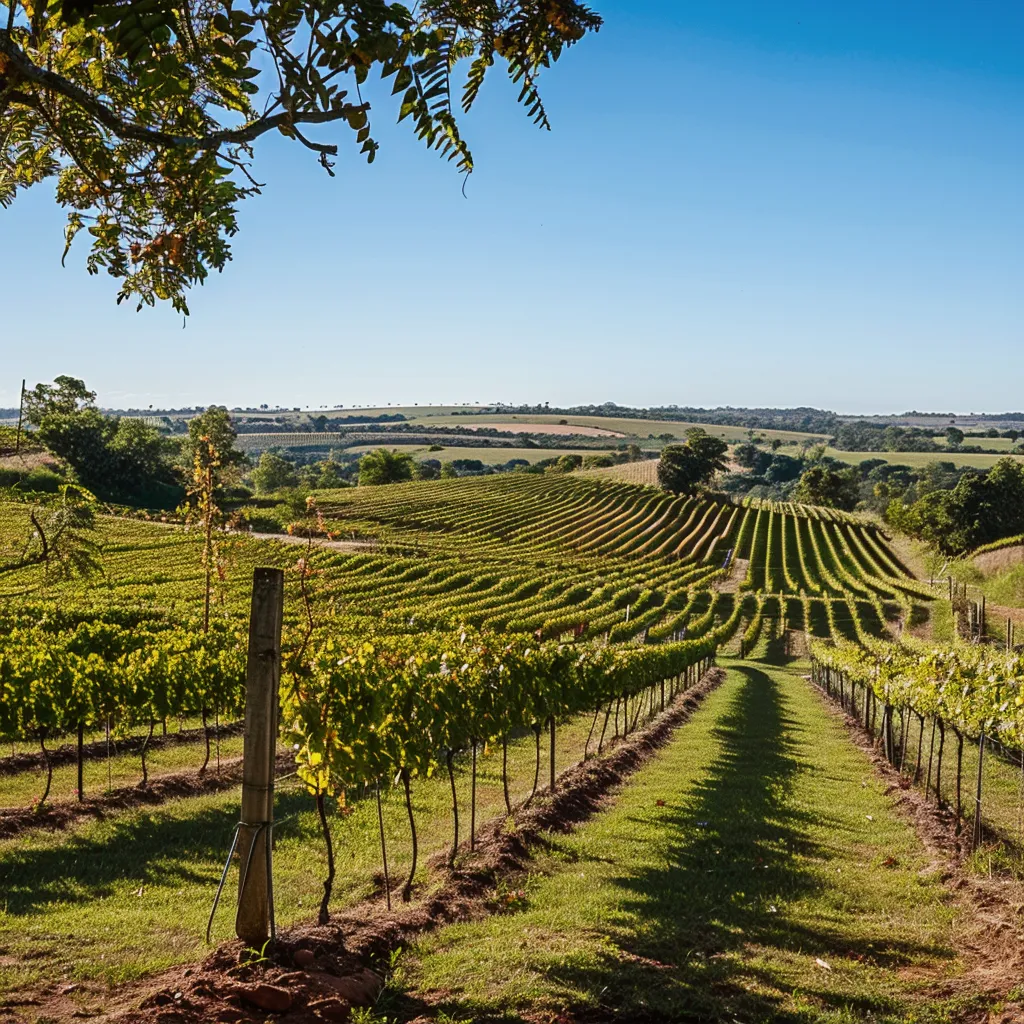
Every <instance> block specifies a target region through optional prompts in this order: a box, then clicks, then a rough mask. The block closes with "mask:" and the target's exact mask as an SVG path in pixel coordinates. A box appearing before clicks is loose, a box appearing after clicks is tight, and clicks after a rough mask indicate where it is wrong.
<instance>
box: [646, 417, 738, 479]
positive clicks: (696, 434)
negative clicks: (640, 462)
mask: <svg viewBox="0 0 1024 1024" xmlns="http://www.w3.org/2000/svg"><path fill="white" fill-rule="evenodd" d="M686 436H687V442H686V444H670V445H667V446H666V447H665V448H663V449H662V452H661V461H660V463H659V464H658V483H659V484H661V486H662V487H663V488H664V489H665V490H666V491H672V492H673V493H674V494H695V493H696V492H697V491H698V490H699V489H700V488H701V487H704V486H707V484H709V483H710V482H711V481H712V480H713V479H714V477H715V474H716V473H719V472H722V471H723V470H725V468H726V466H727V465H728V463H727V462H726V459H725V454H726V452H727V451H728V450H729V446H728V445H727V444H726V443H725V442H724V441H722V440H721V439H719V438H717V437H712V436H711V435H710V434H708V433H707V432H706V431H704V430H702V429H701V428H700V427H693V428H691V429H690V430H688V431H687V432H686Z"/></svg>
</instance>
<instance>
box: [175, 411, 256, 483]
mask: <svg viewBox="0 0 1024 1024" xmlns="http://www.w3.org/2000/svg"><path fill="white" fill-rule="evenodd" d="M237 441H238V431H237V430H235V425H234V423H233V422H232V420H231V414H230V413H229V412H228V411H227V409H225V408H224V406H223V405H211V406H210V407H209V408H208V409H207V410H206V411H205V412H203V413H200V414H199V415H198V416H193V417H192V419H190V420H189V421H188V437H187V438H185V440H184V442H183V444H182V461H183V465H184V468H185V469H186V470H189V471H191V470H192V469H193V467H194V465H195V460H196V457H197V456H198V457H199V458H200V459H205V458H206V457H207V453H208V452H209V451H210V450H211V448H212V450H213V452H214V453H215V456H214V457H215V458H216V460H217V463H218V466H217V469H218V472H217V473H215V474H214V479H215V482H216V483H217V484H218V486H219V485H220V484H221V482H222V477H224V476H225V473H226V472H227V475H228V476H230V475H233V474H231V473H230V471H231V470H234V469H236V468H237V467H239V466H243V465H245V462H246V455H245V452H243V451H240V450H239V449H238V447H237Z"/></svg>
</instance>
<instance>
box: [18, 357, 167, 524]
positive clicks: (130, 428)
mask: <svg viewBox="0 0 1024 1024" xmlns="http://www.w3.org/2000/svg"><path fill="white" fill-rule="evenodd" d="M28 394H30V395H31V396H32V397H31V402H30V416H31V422H32V423H33V424H34V425H35V427H36V431H35V436H36V437H37V438H38V439H39V441H40V442H41V443H42V444H44V445H45V446H46V447H47V448H48V449H49V450H50V451H51V452H53V454H54V455H56V456H57V457H58V458H60V459H63V460H64V461H65V462H66V463H67V465H68V466H70V467H71V470H72V472H73V473H74V475H75V479H76V480H77V481H78V482H79V483H80V484H82V485H83V487H85V488H87V489H88V490H89V491H91V492H92V493H93V494H95V495H96V496H97V497H98V498H100V499H102V500H103V501H114V502H119V503H123V504H126V505H133V504H141V505H146V506H151V507H154V508H174V507H175V506H176V505H177V504H178V502H179V501H180V500H181V497H182V493H183V492H182V488H181V485H180V483H179V481H178V479H177V478H176V476H175V472H174V467H173V459H172V456H173V452H174V442H173V441H171V440H170V439H169V438H165V437H163V436H162V435H161V434H160V432H159V431H158V430H156V428H155V427H151V426H150V425H149V424H148V423H146V422H145V421H144V420H141V419H135V418H130V417H117V416H104V415H103V413H101V412H100V411H99V409H97V408H96V406H95V405H93V400H94V399H95V397H96V396H95V393H94V392H92V391H89V390H88V389H87V388H86V387H85V384H84V383H83V382H82V381H80V380H78V379H76V378H74V377H58V378H57V379H56V380H55V381H54V383H53V385H49V384H38V385H37V386H36V387H35V388H34V389H33V390H32V391H31V392H28Z"/></svg>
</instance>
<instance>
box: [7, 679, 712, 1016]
mask: <svg viewBox="0 0 1024 1024" xmlns="http://www.w3.org/2000/svg"><path fill="white" fill-rule="evenodd" d="M724 678H725V672H724V671H723V670H721V669H717V668H713V669H711V670H710V671H709V672H707V673H706V674H705V675H704V677H703V678H702V679H701V680H700V682H699V683H697V684H696V685H695V686H693V687H691V688H690V689H689V690H687V691H686V692H685V693H683V694H680V695H679V696H678V697H677V698H676V700H675V702H674V703H673V704H672V705H671V706H670V707H669V708H668V709H667V710H666V711H665V712H664V713H663V714H661V715H659V716H658V717H657V718H656V719H654V721H653V722H652V723H651V724H650V725H648V726H647V727H646V728H644V729H642V730H640V731H638V732H636V733H634V734H633V735H632V736H631V737H629V739H627V740H625V741H622V742H621V743H620V744H619V745H618V746H616V747H614V748H612V749H611V750H610V751H609V752H608V753H607V754H605V755H603V756H602V757H600V758H597V757H595V758H591V759H590V760H588V761H585V762H582V763H580V764H577V765H574V766H573V767H571V768H569V769H567V770H566V771H564V772H562V773H561V774H560V775H559V776H558V781H557V788H556V791H555V793H554V794H550V793H549V794H545V795H544V796H543V797H542V798H539V799H537V800H535V802H534V803H533V804H532V805H531V806H530V807H529V808H523V807H519V808H517V809H516V811H515V813H514V815H513V823H512V824H510V823H509V821H508V820H507V819H506V818H504V817H501V818H496V819H494V820H492V821H491V822H488V823H487V824H486V825H484V826H482V827H481V828H480V829H479V830H478V834H477V838H476V844H475V846H476V849H475V851H474V852H470V851H469V848H468V846H469V844H468V842H467V843H464V844H463V845H462V847H461V848H460V850H461V854H460V858H459V864H458V867H457V868H456V870H455V871H451V872H446V871H445V864H444V861H445V857H444V855H439V856H437V857H435V858H433V859H432V861H431V862H429V864H428V866H429V867H430V868H431V869H432V870H431V871H430V872H429V878H428V876H427V873H426V872H425V873H424V878H425V879H427V880H426V881H424V882H421V883H420V884H418V885H417V886H416V891H417V892H416V895H417V897H418V898H417V899H416V901H415V902H412V903H408V904H403V903H401V902H400V898H399V895H398V889H399V887H400V882H399V883H398V884H396V883H394V882H393V883H392V888H393V890H394V895H393V897H392V910H391V911H389V910H388V909H387V907H386V903H385V893H384V892H383V883H382V880H381V881H379V883H378V886H379V888H378V892H377V893H376V894H375V895H374V896H373V897H371V898H369V899H368V900H366V901H364V902H362V903H360V904H358V905H356V906H355V907H352V908H351V909H349V910H347V911H345V912H344V913H338V914H334V915H332V919H331V923H330V924H329V925H326V926H323V927H321V926H317V925H314V924H311V923H305V924H299V925H296V926H294V927H292V928H289V929H287V930H286V931H284V932H280V933H279V934H278V936H277V942H276V945H275V947H274V950H273V952H272V953H271V954H269V957H268V958H266V959H264V960H262V961H261V962H260V963H248V964H247V963H246V962H245V955H244V954H245V950H244V949H243V947H242V944H241V943H240V942H237V941H235V942H229V943H225V944H223V945H222V946H220V947H218V948H217V950H216V951H215V952H213V953H212V954H211V955H210V956H209V957H208V958H207V959H206V960H205V961H204V962H203V963H202V964H200V965H196V966H192V967H178V968H174V969H172V970H170V971H167V972H166V973H164V974H161V975H158V976H155V977H153V978H149V979H145V980H143V981H140V982H138V983H133V984H131V985H127V986H124V987H122V988H119V989H117V990H116V992H115V993H110V992H109V991H104V990H103V989H101V988H100V987H98V986H96V985H93V984H91V983H82V984H76V985H65V986H63V987H61V988H55V989H53V990H50V991H44V992H38V993H32V994H31V995H28V994H24V993H22V994H20V995H15V996H14V997H12V998H10V999H9V1000H8V1001H7V1002H6V1003H0V1021H5V1020H8V1019H10V1020H14V1019H15V1018H13V1017H11V1018H7V1017H5V1016H4V1009H3V1007H4V1006H5V1005H6V1006H7V1007H8V1008H11V1009H13V1008H15V1007H17V1006H21V1007H26V1008H28V1007H29V1006H30V1007H31V1010H32V1012H33V1013H35V1014H36V1015H37V1016H38V1018H39V1019H43V1020H46V1021H48V1022H52V1024H58V1022H60V1024H70V1022H71V1021H73V1020H81V1019H83V1018H88V1019H90V1020H94V1021H98V1022H100V1024H114V1022H117V1024H143V1022H146V1024H153V1022H159V1024H200V1022H204V1024H205V1022H211V1021H213V1022H223V1024H257V1022H260V1021H266V1020H269V1019H273V1020H283V1021H286V1022H287V1024H322V1022H324V1021H343V1020H346V1019H347V1018H348V1016H349V1014H350V1013H351V1008H352V1007H354V1006H370V1005H372V1004H373V1002H374V1001H375V1000H376V999H377V997H378V995H379V994H380V991H381V989H382V988H383V985H384V979H383V977H382V974H381V973H379V972H380V967H381V964H382V962H383V963H386V960H387V956H388V954H389V953H390V952H391V951H392V950H395V949H397V948H399V947H401V946H404V945H406V944H408V942H409V941H410V940H411V939H412V938H414V937H415V936H416V935H418V934H421V933H423V932H425V931H429V930H431V929H434V928H437V927H440V926H442V925H446V924H450V923H452V922H456V921H467V920H472V919H475V918H480V917H483V916H486V915H487V914H488V913H491V912H492V911H493V909H495V905H494V895H495V890H496V887H497V884H498V882H499V880H501V881H509V880H514V879H515V878H517V877H518V876H521V875H522V874H524V873H525V872H526V871H528V869H529V860H530V853H531V848H532V847H533V846H534V845H535V844H536V843H537V842H540V841H542V839H543V835H544V833H546V832H551V831H562V832H567V831H570V830H571V829H572V828H573V827H574V826H576V825H578V824H580V823H581V822H583V821H585V820H586V819H587V818H589V817H591V816H592V815H593V814H595V813H596V812H597V811H599V810H600V809H601V808H602V807H603V806H605V804H606V803H607V802H608V801H609V800H610V799H611V798H612V796H613V794H614V792H615V790H616V789H617V788H618V787H619V786H620V785H621V784H622V783H623V782H624V781H625V780H626V779H628V777H629V776H630V775H632V774H633V773H634V772H635V771H636V770H637V769H638V768H640V767H641V766H642V765H643V764H644V763H645V762H646V761H648V760H649V759H650V758H651V757H652V756H653V755H654V754H655V753H656V752H657V750H658V749H659V748H660V747H662V746H663V745H664V744H665V743H667V742H668V740H669V739H670V737H671V736H672V734H673V732H674V730H675V729H676V728H678V727H679V726H680V725H682V724H683V723H684V722H686V721H687V719H689V717H690V716H691V715H692V714H693V712H694V710H695V709H696V708H697V707H698V706H699V705H700V703H701V702H702V701H703V699H704V698H705V697H706V696H707V694H708V693H710V692H711V691H712V690H713V689H714V688H715V687H717V686H718V685H719V684H720V683H721V682H722V681H723V680H724ZM374 968H376V970H375V969H374ZM268 1013H273V1015H274V1016H273V1017H272V1018H268Z"/></svg>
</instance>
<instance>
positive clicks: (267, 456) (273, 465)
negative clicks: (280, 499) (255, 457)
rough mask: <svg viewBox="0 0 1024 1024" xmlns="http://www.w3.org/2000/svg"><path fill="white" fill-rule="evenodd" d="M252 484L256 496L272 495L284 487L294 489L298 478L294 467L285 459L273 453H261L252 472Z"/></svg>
mask: <svg viewBox="0 0 1024 1024" xmlns="http://www.w3.org/2000/svg"><path fill="white" fill-rule="evenodd" d="M252 482H253V485H254V486H255V488H256V493H257V494H272V493H273V492H275V491H280V490H282V489H283V488H285V487H295V486H296V485H297V484H298V482H299V478H298V476H297V475H296V473H295V467H294V466H292V464H291V463H290V462H289V461H288V460H287V459H283V458H282V457H281V456H280V455H276V454H274V453H273V452H263V454H262V455H260V461H259V463H258V464H257V466H256V468H255V469H254V470H253V471H252Z"/></svg>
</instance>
